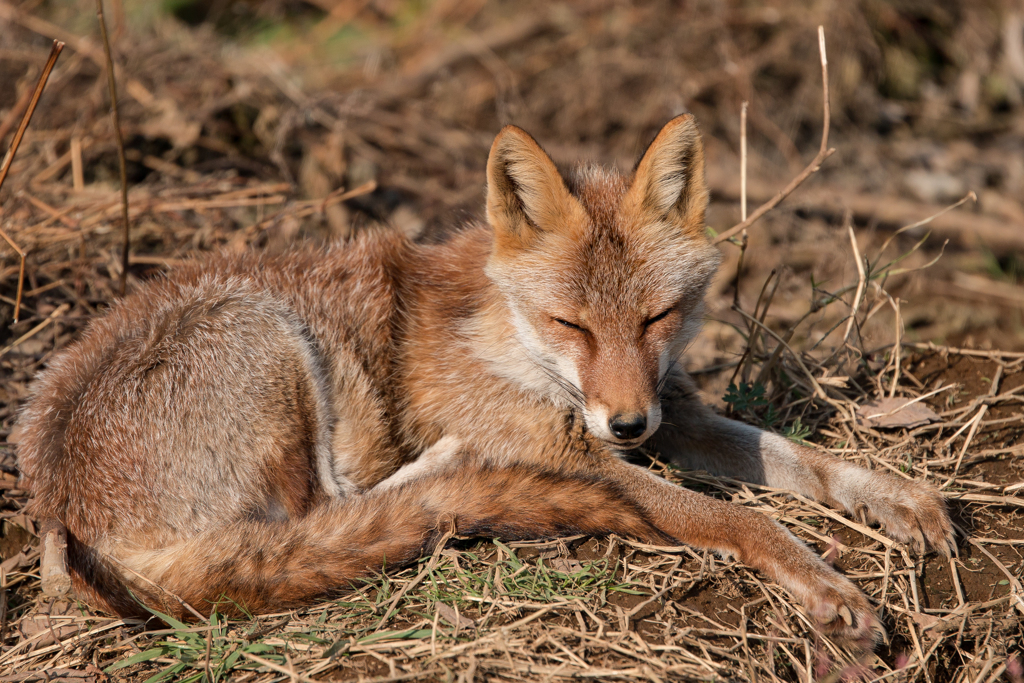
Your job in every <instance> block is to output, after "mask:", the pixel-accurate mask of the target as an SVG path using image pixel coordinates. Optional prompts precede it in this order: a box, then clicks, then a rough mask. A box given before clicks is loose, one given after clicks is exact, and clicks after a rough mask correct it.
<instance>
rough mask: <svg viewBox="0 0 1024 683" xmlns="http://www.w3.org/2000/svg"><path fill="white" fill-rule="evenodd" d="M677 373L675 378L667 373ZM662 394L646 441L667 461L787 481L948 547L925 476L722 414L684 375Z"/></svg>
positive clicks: (939, 503)
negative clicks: (659, 417)
mask: <svg viewBox="0 0 1024 683" xmlns="http://www.w3.org/2000/svg"><path fill="white" fill-rule="evenodd" d="M673 379H676V378H673ZM670 384H671V386H667V387H666V389H665V390H664V392H663V396H662V409H663V411H664V415H665V416H664V419H663V422H662V426H661V428H660V429H659V430H658V432H657V433H655V435H654V437H652V440H651V446H652V447H653V448H654V449H655V450H657V451H658V452H660V453H661V455H662V457H664V458H666V459H667V460H668V461H670V462H671V463H673V464H675V465H678V466H680V467H686V468H688V469H702V470H706V471H708V472H710V473H712V474H716V475H719V476H728V477H733V478H736V479H740V480H742V481H747V482H750V483H754V484H763V485H765V486H770V487H773V488H780V489H786V490H789V491H793V492H794V493H799V494H800V495H803V496H807V497H809V498H813V499H816V500H819V501H822V502H824V503H827V504H830V505H834V506H836V507H839V508H841V509H843V510H844V511H846V512H847V513H849V514H851V515H854V516H856V517H859V518H861V519H862V520H864V521H866V522H879V523H880V524H882V525H883V526H884V527H885V529H886V531H887V532H888V533H889V535H891V536H892V537H893V538H895V539H896V540H898V541H902V542H913V543H915V544H916V545H917V546H918V548H919V549H920V550H921V551H922V552H923V551H924V549H925V546H926V545H930V546H932V547H934V548H936V549H937V550H939V551H940V552H942V553H944V554H946V555H947V556H948V555H949V554H950V552H951V551H952V550H954V549H955V544H954V539H953V532H952V525H951V524H950V521H949V515H948V514H947V512H946V502H945V499H944V498H943V497H942V495H941V494H939V492H938V491H936V490H935V489H933V488H931V487H930V486H928V485H927V484H924V483H922V482H918V481H912V480H908V479H902V478H899V477H896V476H894V475H892V474H889V473H886V472H877V471H873V470H868V469H864V468H863V467H859V466H857V465H854V464H853V463H850V462H846V461H845V460H840V459H839V458H837V457H835V456H833V455H831V454H829V453H825V452H823V451H820V450H817V449H815V448H811V447H808V446H803V445H800V444H797V443H794V442H793V441H791V440H789V439H787V438H785V437H782V436H779V435H778V434H772V433H770V432H766V431H763V430H761V429H757V428H756V427H752V426H750V425H747V424H743V423H741V422H737V421H735V420H730V419H727V418H724V417H722V416H720V415H718V414H716V413H715V412H714V411H712V410H711V408H709V407H708V406H706V405H704V403H703V402H702V401H701V400H700V399H699V397H698V396H697V393H696V390H695V389H694V388H693V386H692V382H691V381H690V380H689V378H688V377H679V378H678V380H677V381H674V382H671V383H670Z"/></svg>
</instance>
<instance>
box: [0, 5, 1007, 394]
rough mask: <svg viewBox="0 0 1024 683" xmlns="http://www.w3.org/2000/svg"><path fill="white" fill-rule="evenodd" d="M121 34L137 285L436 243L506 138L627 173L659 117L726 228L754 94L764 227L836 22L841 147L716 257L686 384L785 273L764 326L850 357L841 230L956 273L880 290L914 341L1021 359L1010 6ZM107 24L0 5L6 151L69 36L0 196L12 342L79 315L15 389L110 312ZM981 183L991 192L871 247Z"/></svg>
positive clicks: (116, 36)
mask: <svg viewBox="0 0 1024 683" xmlns="http://www.w3.org/2000/svg"><path fill="white" fill-rule="evenodd" d="M106 15H107V22H108V25H109V26H110V29H111V35H112V40H113V45H114V53H115V57H114V59H115V62H116V64H117V74H118V82H119V88H120V91H119V94H120V106H121V116H122V122H123V129H124V132H125V136H126V141H127V147H128V176H129V180H130V182H131V184H132V189H131V198H132V223H133V228H132V229H133V246H132V253H133V257H132V266H131V271H130V277H129V286H130V287H131V286H133V285H135V284H137V282H138V281H139V280H141V279H145V278H148V277H152V276H153V275H155V274H156V273H158V272H160V271H161V270H162V269H165V268H167V267H173V265H174V264H175V263H176V262H178V261H179V260H180V259H182V258H185V257H187V256H188V255H190V254H191V253H193V252H196V251H206V250H210V249H217V248H227V249H243V248H247V247H249V246H250V245H251V246H255V247H256V248H260V249H266V250H269V251H280V250H282V249H284V248H286V247H287V246H288V245H289V244H291V243H293V242H295V241H297V240H326V239H332V238H343V237H346V236H349V235H351V234H353V233H354V232H356V231H358V230H360V229H364V226H366V225H367V224H369V223H370V222H373V221H385V222H387V223H390V224H391V225H393V226H395V227H396V228H398V229H401V230H404V231H406V232H408V233H410V234H413V235H417V236H419V237H420V238H421V239H427V240H430V239H438V238H440V237H441V236H443V234H444V232H445V231H446V230H449V229H451V228H452V227H453V226H457V225H459V224H460V223H463V222H465V221H467V220H473V219H476V218H479V217H480V215H481V209H482V199H483V180H484V178H483V169H484V164H485V160H486V154H487V149H488V147H489V145H490V142H491V140H492V138H493V136H494V134H495V132H496V131H497V130H498V128H499V127H500V126H501V125H502V124H504V123H516V124H518V125H520V126H522V127H524V128H526V129H527V130H528V131H530V132H531V133H532V134H533V135H534V136H535V137H536V138H537V139H538V140H539V141H540V143H541V144H542V145H543V146H544V147H545V148H546V149H547V150H548V151H549V152H550V153H551V155H552V156H553V157H554V158H555V159H556V161H559V162H563V163H571V162H573V161H575V160H577V159H588V160H596V161H599V162H601V163H605V164H611V165H614V166H617V167H619V168H621V169H623V170H628V169H629V168H630V166H631V164H632V163H633V161H634V160H635V158H636V156H637V155H638V154H639V152H640V151H641V150H642V149H643V148H644V146H645V145H646V143H647V142H648V141H649V140H650V139H651V138H652V137H653V135H654V133H655V132H656V131H657V130H658V128H659V127H660V126H661V125H662V124H664V123H665V122H666V121H667V120H668V119H669V118H671V117H672V116H675V115H677V114H679V113H682V112H686V111H690V112H693V113H694V114H695V115H696V116H697V119H698V121H699V124H700V126H701V129H702V131H703V133H704V136H705V139H706V140H705V141H706V146H707V150H708V181H709V184H710V186H711V190H712V207H711V210H710V212H709V216H708V222H709V226H710V227H711V228H712V229H713V230H716V231H719V232H720V231H722V230H725V229H727V228H728V227H730V226H731V225H733V224H734V223H736V222H737V221H738V220H739V217H740V208H739V195H740V155H739V141H740V108H741V103H742V102H744V101H747V102H749V124H748V129H749V161H748V168H749V178H750V179H749V189H748V194H749V198H750V199H749V201H750V206H751V210H752V209H753V208H754V207H756V206H757V205H759V204H760V203H761V202H763V201H765V200H767V199H769V198H770V197H771V196H772V194H774V193H775V192H776V191H777V190H778V189H780V188H781V187H782V186H783V185H785V184H786V182H788V180H789V179H790V178H792V177H793V176H794V175H795V174H797V173H798V172H799V171H800V169H802V168H803V166H804V165H805V164H806V163H807V162H808V161H809V160H810V159H811V158H812V157H813V156H814V153H815V152H816V151H817V149H818V145H819V143H820V139H821V132H822V88H821V67H820V62H819V54H818V40H817V33H816V29H817V26H818V25H819V24H821V25H823V26H824V29H825V36H826V42H827V51H828V60H829V69H830V71H829V76H830V89H831V111H832V118H831V137H830V140H829V144H830V145H831V146H833V147H836V148H837V150H838V151H837V152H836V154H835V155H834V156H833V157H831V158H830V159H828V160H827V161H826V162H825V164H824V165H823V167H822V169H821V171H820V172H819V173H818V174H815V175H814V176H812V177H811V178H810V179H809V180H808V181H807V182H806V183H804V185H803V186H801V187H800V188H799V189H798V190H797V191H796V192H795V193H794V194H793V195H792V196H790V197H789V198H788V199H787V200H786V201H785V202H784V203H783V204H782V205H781V206H780V207H779V208H778V209H777V210H775V211H773V212H772V213H770V214H769V215H768V216H767V217H766V218H765V219H763V220H762V221H760V222H759V223H758V224H756V225H755V226H754V227H753V228H752V229H751V230H750V233H749V247H748V249H747V251H746V255H745V258H744V260H743V265H742V269H740V272H739V273H738V274H737V264H738V259H739V253H740V249H739V248H738V247H737V246H735V245H732V244H724V245H723V247H722V248H723V251H724V253H725V262H724V265H723V268H722V271H721V273H720V276H719V279H718V280H717V281H716V284H715V287H714V291H713V292H712V294H711V298H710V307H709V314H708V315H709V320H708V326H707V332H706V334H705V335H704V336H703V337H702V339H701V341H700V342H698V343H697V344H696V345H695V347H694V348H693V350H692V354H691V358H690V364H691V367H692V368H694V369H698V370H699V369H706V368H709V367H715V366H716V365H720V364H723V363H728V362H729V361H730V359H735V355H736V353H737V349H741V348H742V342H743V340H742V336H743V332H744V330H743V328H742V326H741V325H740V324H739V323H740V321H741V318H740V317H739V316H738V314H737V313H736V312H735V311H733V310H731V308H730V307H731V305H732V303H733V301H734V297H735V296H736V292H735V290H736V288H737V287H738V289H739V293H738V300H739V302H740V305H742V306H743V307H744V308H745V309H746V310H751V309H753V307H754V302H755V300H756V299H757V298H758V295H759V293H760V292H761V290H762V287H763V286H764V284H765V282H766V280H767V279H768V277H769V275H770V273H771V272H772V271H773V270H775V271H776V273H777V274H778V284H777V285H775V284H774V281H773V285H772V286H773V287H775V286H777V291H776V292H775V296H774V298H773V300H772V305H771V308H770V310H769V313H768V315H767V317H766V324H767V325H769V326H770V327H772V328H774V329H778V330H786V329H788V328H789V326H791V325H792V324H793V323H794V322H795V321H797V320H800V319H802V318H803V317H804V316H806V315H807V314H808V313H809V312H810V313H811V315H810V317H809V318H807V319H806V320H807V322H806V324H805V325H804V326H803V327H801V329H800V330H799V331H798V332H797V333H796V334H795V335H794V336H793V337H792V343H793V344H794V345H796V346H798V347H801V348H806V347H808V346H811V345H813V344H816V343H818V342H821V341H823V340H824V341H826V342H827V343H831V338H829V334H831V333H830V328H831V327H832V326H833V322H834V320H836V319H840V318H838V317H837V316H840V317H841V316H843V315H845V314H846V312H847V311H848V309H846V310H845V311H837V312H835V313H830V312H829V310H822V311H821V312H820V313H819V312H816V311H815V304H814V303H812V302H813V300H814V299H815V298H816V297H817V298H819V299H820V297H821V296H822V295H823V293H824V292H827V291H832V292H834V291H836V290H839V289H840V288H842V287H849V286H850V284H851V282H852V283H854V284H855V283H856V279H857V268H856V260H855V258H854V256H853V251H852V247H851V243H850V239H849V236H848V233H847V230H846V228H845V223H844V221H845V220H847V217H849V220H850V221H852V223H853V226H854V228H855V231H856V235H857V240H858V244H859V249H860V252H861V253H862V254H863V255H866V256H868V257H869V258H870V259H872V260H874V259H876V258H879V259H883V260H884V261H888V260H891V259H893V258H898V257H900V256H903V255H906V258H905V259H904V260H903V261H902V262H901V267H906V268H909V269H915V268H920V267H922V266H925V265H927V264H930V263H931V262H932V261H934V259H935V258H936V257H937V256H939V255H940V253H941V254H942V255H941V258H939V259H938V260H937V261H935V262H934V264H932V265H930V266H929V267H928V268H927V269H924V270H920V271H917V272H911V273H907V274H903V275H894V276H891V277H889V278H888V279H886V281H885V282H884V283H881V282H878V284H884V286H885V288H886V289H887V290H888V291H889V293H890V294H892V295H893V296H894V297H896V298H898V299H899V300H901V302H902V308H901V316H902V319H901V320H900V323H901V324H902V327H903V329H904V335H905V339H906V340H907V341H909V342H914V341H918V342H922V341H935V342H938V343H944V344H950V345H956V346H969V347H979V348H1002V349H1006V350H1019V349H1022V348H1024V313H1022V311H1024V286H1022V285H1024V206H1022V202H1021V200H1022V197H1024V116H1022V111H1024V5H1022V3H1021V2H1019V1H1013V0H972V1H971V2H963V1H961V2H956V1H953V0H893V1H889V2H886V1H883V0H857V1H852V0H851V1H840V0H808V1H805V2H804V1H798V0H792V1H776V2H763V3H755V2H741V1H739V0H718V1H713V0H693V1H669V0H650V1H641V0H637V1H626V0H580V1H576V2H555V1H551V0H543V1H534V0H518V1H516V2H512V1H491V0H436V1H434V2H429V1H426V0H424V1H419V2H403V1H400V0H309V1H306V2H300V1H297V0H295V1H286V0H163V1H161V2H153V1H150V0H119V1H118V0H114V1H111V0H108V2H107V5H106ZM97 26H98V25H97V18H96V9H95V3H93V2H91V1H90V0H20V1H15V0H0V141H2V146H3V148H4V149H6V146H7V145H8V144H9V142H10V140H11V137H12V134H13V129H14V128H16V127H17V124H18V121H19V120H20V117H21V112H22V111H23V110H24V106H25V104H26V103H27V93H29V92H30V91H31V89H32V88H33V87H34V84H35V81H36V78H37V76H38V73H39V69H40V67H41V65H42V63H43V62H44V61H45V58H46V55H47V53H48V51H49V47H50V41H51V40H52V39H53V38H60V39H62V40H66V41H67V43H68V46H67V48H66V49H65V52H64V54H63V56H62V57H61V59H60V61H59V62H58V65H57V67H56V70H55V71H54V73H53V75H52V77H51V79H50V83H49V86H48V88H47V90H46V93H45V95H44V96H43V99H42V101H41V103H40V106H39V109H38V110H37V112H36V115H35V118H34V120H33V123H32V126H31V128H30V130H29V132H28V134H27V136H26V138H25V142H24V143H23V145H22V148H21V151H20V152H19V153H18V156H17V159H16V161H15V162H14V166H13V169H12V175H11V177H10V178H9V179H8V181H7V183H6V184H5V185H4V187H3V189H2V191H0V204H2V209H0V227H2V228H3V230H4V231H5V232H6V233H7V234H8V235H9V236H10V237H11V238H12V239H13V240H14V241H15V242H16V243H17V244H18V245H19V246H20V247H21V248H22V249H24V250H25V251H26V252H27V254H28V256H27V269H26V273H27V277H28V280H27V283H26V285H25V289H26V292H27V296H26V299H25V304H26V307H27V308H26V311H25V313H24V314H23V315H22V320H23V321H22V322H19V323H18V324H17V325H14V326H12V325H11V322H12V313H13V306H12V303H13V299H14V297H15V292H16V286H17V275H18V268H19V261H18V258H17V254H16V253H15V252H14V251H13V250H11V249H9V248H8V247H7V245H0V294H2V295H3V299H2V303H0V322H2V326H0V343H3V344H6V343H8V342H9V341H10V339H11V338H13V337H17V336H18V335H20V334H22V333H24V332H25V331H26V330H28V329H30V327H31V326H32V325H35V324H38V323H39V322H40V321H45V320H46V319H47V316H48V315H50V314H51V313H52V312H53V311H54V310H55V309H56V308H57V307H58V306H59V305H61V304H62V303H64V304H67V305H68V306H69V309H68V310H67V311H66V312H64V313H63V315H62V317H61V318H60V322H59V323H57V324H53V325H50V326H49V327H48V328H47V329H46V330H44V331H43V332H41V333H40V334H39V335H37V336H35V337H34V338H33V339H32V340H30V341H27V342H25V344H23V345H22V346H20V347H19V349H18V350H17V352H15V353H11V354H8V355H7V356H6V357H5V358H3V359H0V363H2V364H4V365H5V366H6V367H5V372H7V373H12V374H10V375H9V377H10V378H11V379H14V380H17V379H18V378H20V377H22V376H24V377H27V376H28V375H29V374H30V373H31V372H32V371H33V370H34V368H36V367H38V366H39V364H40V363H42V362H45V358H46V357H47V356H48V354H49V352H50V351H51V350H52V349H53V348H56V347H59V346H61V345H62V344H63V343H65V341H66V340H67V338H69V337H70V336H71V335H72V334H73V333H74V331H75V330H76V329H77V328H78V327H79V326H80V325H81V322H82V321H83V320H84V319H85V318H86V317H87V316H88V315H90V314H91V313H92V312H94V311H95V310H97V309H99V308H102V307H103V306H105V305H106V304H107V303H108V302H109V301H111V300H112V299H113V298H114V297H115V296H116V289H117V284H116V282H117V276H118V274H119V272H120V265H119V257H118V253H119V249H120V247H119V244H120V229H121V228H120V222H119V217H118V216H119V213H118V212H119V208H118V206H117V194H116V189H117V187H118V185H117V178H118V162H117V155H116V147H115V141H114V136H113V129H112V126H111V121H110V117H109V114H108V111H109V98H108V93H107V83H106V80H105V76H104V72H103V64H104V59H103V51H102V42H101V41H100V39H99V32H98V28H97ZM371 181H372V182H374V183H375V188H376V189H374V190H373V191H372V192H369V191H368V188H369V187H371V186H368V185H367V183H369V182H371ZM353 188H362V190H360V192H361V194H360V196H358V197H355V198H352V199H348V200H345V201H341V202H335V199H336V198H337V196H338V193H339V192H341V191H343V190H351V189H353ZM969 191H973V192H975V193H976V194H977V201H976V202H968V203H966V204H965V205H963V206H962V207H960V208H958V209H956V210H954V211H951V212H949V213H946V214H944V215H943V216H941V217H939V218H938V219H936V220H935V221H933V222H931V223H930V224H928V225H926V226H923V227H921V228H916V229H913V230H910V231H908V232H906V233H903V234H901V235H899V236H898V237H897V238H896V239H895V240H894V241H893V242H892V244H891V245H890V246H888V248H887V250H886V252H885V253H884V254H880V253H879V249H880V248H881V247H882V244H883V243H884V241H885V240H886V239H887V238H889V237H890V236H892V235H893V233H894V232H895V230H896V229H898V228H899V227H901V226H903V225H907V224H910V223H913V222H915V221H918V220H921V219H923V218H926V217H927V216H929V215H931V214H934V213H935V212H937V211H939V210H940V209H942V208H943V207H944V206H946V205H948V204H950V203H952V202H955V201H956V200H958V199H960V198H961V197H963V196H964V195H966V194H967V193H968V192H969ZM328 197H333V198H335V199H331V200H329V201H327V202H325V201H323V200H324V198H328ZM922 240H923V242H922ZM947 241H948V244H945V243H946V242H947ZM919 242H920V243H921V244H920V248H918V249H917V250H916V251H915V250H914V247H915V245H917V244H918V243H919ZM944 244H945V249H944V251H942V250H943V245H944ZM869 294H870V292H869ZM875 294H878V292H876V293H875ZM879 296H880V294H879ZM846 298H847V299H849V295H847V297H846ZM878 300H879V301H880V300H881V299H878ZM868 303H871V304H872V305H874V301H873V300H872V301H869V302H868ZM844 305H845V304H844ZM894 315H895V312H894V309H893V307H892V306H888V305H885V306H880V307H879V308H878V310H877V314H876V315H873V317H872V318H870V319H869V320H868V321H867V322H866V323H865V324H864V326H863V329H861V330H860V333H861V336H862V341H863V342H864V345H865V347H866V348H871V347H873V346H879V345H883V344H890V343H892V341H893V339H894V334H895V333H894V330H895V328H896V324H895V323H896V321H895V318H894ZM829 316H832V317H829ZM36 346H38V348H36ZM826 346H827V344H826ZM726 379H727V378H726ZM10 386H11V387H13V388H11V389H10V391H11V392H13V393H14V394H15V396H11V397H9V398H12V399H13V398H16V397H17V394H18V393H20V389H19V388H18V387H19V386H20V384H19V382H17V381H15V382H14V383H13V384H11V385H10ZM712 389H713V391H712V393H713V394H716V395H719V396H720V395H721V389H722V388H721V387H717V388H716V387H712Z"/></svg>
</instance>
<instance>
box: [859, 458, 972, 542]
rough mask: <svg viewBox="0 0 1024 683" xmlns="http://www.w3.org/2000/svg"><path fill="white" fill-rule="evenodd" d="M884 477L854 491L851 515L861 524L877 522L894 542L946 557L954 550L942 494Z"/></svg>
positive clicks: (930, 488)
mask: <svg viewBox="0 0 1024 683" xmlns="http://www.w3.org/2000/svg"><path fill="white" fill-rule="evenodd" d="M883 476H884V479H885V481H884V484H882V482H878V483H879V484H882V485H878V486H871V487H865V488H864V490H861V491H859V492H858V495H857V496H856V501H855V502H854V504H853V505H852V510H851V512H852V513H853V514H854V515H855V516H857V517H859V518H860V519H861V520H862V521H864V522H866V523H867V522H878V523H879V524H881V525H882V526H883V527H884V528H885V531H886V533H888V534H889V535H890V536H892V537H893V538H894V539H896V540H897V541H900V542H903V543H911V544H913V546H914V548H915V549H916V550H917V551H918V552H922V553H923V552H924V551H925V550H926V549H927V548H928V547H932V548H935V549H936V550H938V551H939V552H940V553H942V554H943V555H945V556H946V557H950V555H951V554H952V553H953V552H955V551H956V540H955V538H954V536H953V525H952V524H951V523H950V521H949V513H948V512H947V511H946V501H945V499H944V498H943V497H942V495H941V494H940V493H939V492H938V491H936V490H935V489H933V488H932V487H931V486H928V485H927V484H923V483H921V482H916V481H906V480H901V479H897V478H896V477H893V476H889V475H880V477H879V478H882V477H883Z"/></svg>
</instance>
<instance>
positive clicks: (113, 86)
mask: <svg viewBox="0 0 1024 683" xmlns="http://www.w3.org/2000/svg"><path fill="white" fill-rule="evenodd" d="M96 17H97V18H98V19H99V23H100V34H101V35H102V36H103V52H104V54H105V55H106V60H107V86H108V89H109V90H110V111H111V115H112V117H113V119H114V136H115V138H116V139H117V160H118V162H119V164H120V166H121V220H122V221H123V222H124V244H123V245H122V247H121V283H120V292H121V296H124V291H125V287H126V286H127V282H128V249H129V246H130V244H131V243H130V231H131V224H130V223H129V222H128V167H127V164H126V162H125V158H124V135H123V134H122V133H121V112H120V110H119V109H118V106H117V79H115V78H114V58H113V57H112V56H111V52H110V37H109V36H108V35H107V20H106V19H105V18H104V17H103V0H96Z"/></svg>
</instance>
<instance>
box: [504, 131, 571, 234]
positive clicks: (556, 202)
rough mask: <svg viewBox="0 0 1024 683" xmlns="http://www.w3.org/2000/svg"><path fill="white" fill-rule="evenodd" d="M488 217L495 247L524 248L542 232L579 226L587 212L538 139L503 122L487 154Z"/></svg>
mask: <svg viewBox="0 0 1024 683" xmlns="http://www.w3.org/2000/svg"><path fill="white" fill-rule="evenodd" d="M487 220H488V221H489V222H490V224H491V227H492V228H493V229H494V237H495V243H496V245H497V246H498V247H499V248H500V249H523V248H526V247H529V246H530V245H531V244H533V243H534V242H535V241H536V240H537V239H538V238H540V236H541V235H542V234H543V233H545V232H554V231H559V230H565V229H566V228H570V227H572V226H575V225H581V224H582V223H583V221H585V220H586V212H585V211H584V210H583V207H582V206H581V205H580V203H579V202H578V201H577V200H576V198H575V197H573V196H572V195H571V194H570V193H569V190H568V188H567V187H566V186H565V181H564V180H562V176H561V174H559V172H558V169H557V168H555V164H554V162H553V161H551V157H549V156H548V155H547V154H546V153H545V152H544V150H543V149H541V148H540V145H538V144H537V141H536V140H534V139H533V138H532V137H530V135H529V133H527V132H526V131H524V130H523V129H522V128H517V127H516V126H505V127H504V128H502V129H501V132H500V133H498V136H497V137H496V138H495V139H494V144H492V145H491V153H490V155H489V156H488V157H487Z"/></svg>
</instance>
